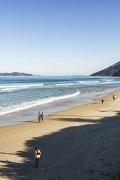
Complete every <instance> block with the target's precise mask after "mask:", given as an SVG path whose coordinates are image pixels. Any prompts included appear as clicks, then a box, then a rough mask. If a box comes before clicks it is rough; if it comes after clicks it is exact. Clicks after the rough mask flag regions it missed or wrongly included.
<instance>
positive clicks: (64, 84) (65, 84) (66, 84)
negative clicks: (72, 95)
mask: <svg viewBox="0 0 120 180" xmlns="http://www.w3.org/2000/svg"><path fill="white" fill-rule="evenodd" d="M73 84H74V83H63V84H62V83H61V84H60V83H59V84H56V86H71V85H73Z"/></svg>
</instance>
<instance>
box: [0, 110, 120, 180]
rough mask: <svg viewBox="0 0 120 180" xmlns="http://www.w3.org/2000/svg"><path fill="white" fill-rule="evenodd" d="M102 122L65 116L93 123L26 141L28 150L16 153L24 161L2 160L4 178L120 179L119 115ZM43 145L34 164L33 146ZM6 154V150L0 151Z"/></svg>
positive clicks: (72, 119)
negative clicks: (37, 162) (40, 154)
mask: <svg viewBox="0 0 120 180" xmlns="http://www.w3.org/2000/svg"><path fill="white" fill-rule="evenodd" d="M117 113H118V115H116V116H115V117H114V119H113V118H102V120H100V121H95V120H89V119H87V118H86V119H82V118H79V117H78V118H76V119H74V118H62V119H60V120H61V121H70V122H71V121H77V122H90V123H92V124H89V125H84V126H74V127H70V128H65V129H62V130H61V131H59V132H54V133H51V134H50V135H45V136H43V137H36V138H33V139H31V140H28V141H26V142H25V145H26V152H23V151H18V152H16V154H17V155H18V156H19V157H22V158H23V159H24V161H23V162H21V163H14V162H10V161H0V163H2V168H1V169H0V175H1V178H2V177H3V178H4V177H6V178H8V179H10V180H21V179H28V180H32V179H33V180H59V179H61V180H118V179H120V117H119V112H117ZM35 146H38V147H40V149H41V151H42V156H41V159H40V163H39V164H40V166H39V167H38V168H34V167H33V161H34V159H33V156H34V155H33V154H34V147H35ZM0 153H3V152H0Z"/></svg>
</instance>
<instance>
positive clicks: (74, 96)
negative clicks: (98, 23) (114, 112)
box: [0, 76, 120, 122]
mask: <svg viewBox="0 0 120 180" xmlns="http://www.w3.org/2000/svg"><path fill="white" fill-rule="evenodd" d="M119 88H120V78H118V77H116V78H115V77H91V76H77V77H75V76H68V77H64V76H62V77H58V76H56V77H55V76H54V77H50V76H49V77H47V76H46V77H45V76H29V77H10V76H9V77H2V76H1V77H0V120H4V122H5V121H6V120H5V119H6V117H7V118H8V117H11V118H12V116H15V113H16V112H17V113H18V116H19V114H22V115H23V114H24V113H26V112H29V113H28V114H29V115H28V116H27V120H29V119H28V117H29V118H33V116H32V115H31V116H30V112H33V114H34V110H36V111H37V110H38V109H39V107H40V108H41V109H43V107H44V108H45V110H46V109H47V110H46V111H45V112H46V114H48V112H49V113H50V108H52V109H54V110H52V111H51V112H54V111H56V107H55V104H56V106H57V110H61V109H65V108H67V107H72V106H73V105H79V104H84V103H87V102H90V101H92V99H94V98H98V97H100V96H104V95H106V94H108V93H109V92H111V91H114V90H116V89H119ZM62 102H64V103H62ZM60 103H61V104H63V105H60V107H59V105H58V104H60ZM52 106H53V107H54V108H53V107H52ZM18 116H17V117H18ZM25 117H26V116H25ZM11 118H10V119H11ZM23 119H26V118H23Z"/></svg>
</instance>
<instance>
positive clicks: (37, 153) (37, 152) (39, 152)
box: [34, 147, 41, 167]
mask: <svg viewBox="0 0 120 180" xmlns="http://www.w3.org/2000/svg"><path fill="white" fill-rule="evenodd" d="M40 155H41V151H40V149H38V147H35V164H34V167H38V166H39V159H40Z"/></svg>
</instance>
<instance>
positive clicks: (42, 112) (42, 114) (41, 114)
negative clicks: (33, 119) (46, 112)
mask: <svg viewBox="0 0 120 180" xmlns="http://www.w3.org/2000/svg"><path fill="white" fill-rule="evenodd" d="M41 120H42V121H43V112H42V113H41Z"/></svg>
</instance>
